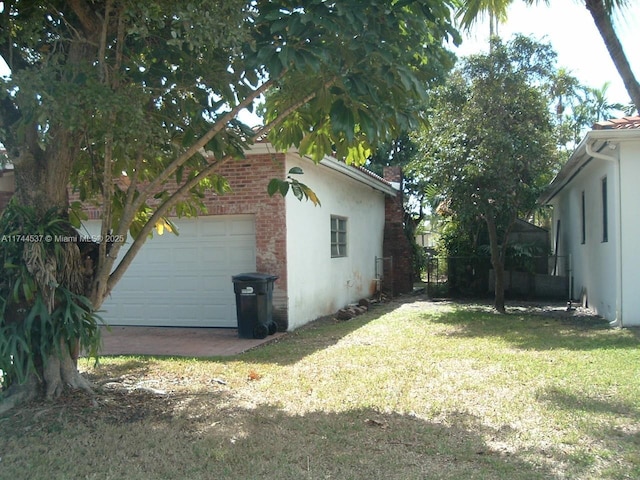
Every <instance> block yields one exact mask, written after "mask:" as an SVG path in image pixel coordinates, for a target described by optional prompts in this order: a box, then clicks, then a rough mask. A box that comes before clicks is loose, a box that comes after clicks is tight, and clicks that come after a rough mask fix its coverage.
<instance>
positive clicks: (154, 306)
mask: <svg viewBox="0 0 640 480" xmlns="http://www.w3.org/2000/svg"><path fill="white" fill-rule="evenodd" d="M90 223H91V222H90ZM174 223H175V224H176V225H177V226H178V228H179V232H180V235H179V236H176V235H174V234H172V233H168V232H165V233H164V235H158V234H157V233H156V234H154V236H153V238H151V239H149V240H147V242H146V243H145V244H144V246H143V247H142V249H141V250H140V252H139V253H138V255H137V256H136V258H135V259H134V261H133V263H132V264H131V266H130V267H129V269H128V270H127V272H126V273H125V274H124V277H123V278H122V279H121V280H120V282H118V284H117V285H116V286H115V288H114V290H113V291H112V292H111V296H110V298H108V299H107V300H105V302H104V304H103V305H102V308H101V310H104V312H103V313H102V314H101V315H102V317H103V318H104V319H105V320H106V321H107V323H108V324H110V325H146V326H179V327H235V326H237V320H236V310H235V294H234V291H233V283H232V281H231V277H232V276H233V275H236V274H238V273H243V272H254V271H255V270H256V236H255V221H254V218H253V216H252V215H221V216H214V217H199V218H195V219H181V220H175V222H174ZM88 228H89V230H90V231H91V230H93V229H94V228H96V229H97V228H99V227H98V226H97V222H96V224H94V225H90V226H89V227H88Z"/></svg>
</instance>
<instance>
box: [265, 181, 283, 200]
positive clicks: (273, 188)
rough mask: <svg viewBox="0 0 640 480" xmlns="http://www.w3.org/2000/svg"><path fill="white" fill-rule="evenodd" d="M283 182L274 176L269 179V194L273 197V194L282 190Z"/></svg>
mask: <svg viewBox="0 0 640 480" xmlns="http://www.w3.org/2000/svg"><path fill="white" fill-rule="evenodd" d="M281 182H282V180H280V179H278V178H272V179H271V180H270V181H269V185H267V193H268V194H269V196H270V197H273V195H274V194H275V193H276V192H277V191H278V190H280V183H281Z"/></svg>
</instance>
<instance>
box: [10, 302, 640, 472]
mask: <svg viewBox="0 0 640 480" xmlns="http://www.w3.org/2000/svg"><path fill="white" fill-rule="evenodd" d="M639 347H640V340H639V338H638V334H637V332H635V331H633V330H618V329H610V328H608V326H607V324H606V323H603V322H602V321H599V320H597V319H595V318H593V317H591V318H589V317H576V316H568V315H566V314H563V313H562V312H558V313H557V315H556V316H540V315H534V314H532V313H528V312H526V311H520V310H515V312H514V310H512V313H511V314H510V315H506V316H500V315H497V314H493V313H491V312H490V311H489V310H488V309H487V308H486V307H482V306H479V305H476V306H474V305H457V304H451V303H447V302H442V303H432V302H429V301H428V300H426V299H424V298H421V297H415V298H414V297H412V298H409V299H405V300H404V301H403V302H392V303H389V304H386V305H383V306H378V307H376V308H375V309H373V310H371V311H370V312H369V313H367V314H365V315H362V316H360V317H357V318H355V319H352V320H349V321H347V322H337V321H335V320H328V319H327V320H322V321H318V322H314V323H313V324H311V325H309V326H307V327H305V328H302V329H300V330H297V331H296V332H294V333H292V334H290V335H288V336H286V337H284V338H283V339H282V340H280V341H278V342H277V343H275V344H270V345H267V346H265V347H261V348H259V349H256V350H253V351H250V352H248V353H245V354H243V355H240V356H237V357H232V358H224V359H220V358H212V359H175V358H147V357H114V358H103V359H101V363H100V365H99V366H97V367H95V368H94V367H93V366H92V365H87V364H84V363H83V364H82V368H83V369H85V370H86V371H87V374H88V375H89V376H90V377H91V379H92V380H93V381H94V382H95V383H96V384H98V385H100V389H99V391H98V393H97V394H96V396H95V398H93V399H92V398H89V397H87V396H84V395H82V394H75V395H69V396H68V397H66V398H64V399H63V400H64V401H63V402H60V403H55V404H47V403H39V404H35V405H30V406H28V407H25V408H23V409H20V410H17V411H13V412H10V413H9V414H8V415H6V416H4V417H0V478H2V479H4V478H6V479H47V480H48V479H128V480H129V479H242V480H245V479H283V480H287V479H367V480H370V479H385V480H386V479H398V480H408V479H456V480H459V479H492V480H493V479H509V480H524V479H526V480H532V479H616V480H618V479H624V478H629V479H632V478H634V479H635V478H640V348H639Z"/></svg>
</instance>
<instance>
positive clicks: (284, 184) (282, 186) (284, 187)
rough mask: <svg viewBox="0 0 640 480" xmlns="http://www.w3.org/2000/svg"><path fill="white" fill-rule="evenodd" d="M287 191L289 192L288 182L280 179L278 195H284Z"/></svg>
mask: <svg viewBox="0 0 640 480" xmlns="http://www.w3.org/2000/svg"><path fill="white" fill-rule="evenodd" d="M288 192H289V182H285V181H283V180H280V195H282V196H283V197H285V196H286V195H287V193H288Z"/></svg>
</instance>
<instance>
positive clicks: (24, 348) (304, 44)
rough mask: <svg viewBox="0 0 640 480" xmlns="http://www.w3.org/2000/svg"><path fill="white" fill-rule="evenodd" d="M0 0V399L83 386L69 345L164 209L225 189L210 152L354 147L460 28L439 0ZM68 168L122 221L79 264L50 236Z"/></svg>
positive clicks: (83, 337) (398, 111)
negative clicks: (10, 184)
mask: <svg viewBox="0 0 640 480" xmlns="http://www.w3.org/2000/svg"><path fill="white" fill-rule="evenodd" d="M0 5H2V7H1V8H0V54H1V55H2V58H3V59H4V60H5V61H6V62H7V64H8V65H9V67H10V70H11V76H10V78H8V79H3V80H2V83H1V89H0V142H1V143H2V144H4V145H5V146H6V148H7V151H8V155H9V159H10V161H11V162H12V163H13V165H14V166H15V178H16V194H15V196H14V202H13V203H12V205H11V206H10V207H9V208H8V209H7V211H5V215H4V217H3V228H4V229H5V231H4V232H2V233H5V234H6V233H7V232H9V233H11V234H12V236H8V237H6V238H7V239H8V240H17V241H7V242H3V243H2V244H0V249H1V252H0V253H1V254H2V257H3V259H4V264H3V266H2V267H0V268H2V276H1V277H0V278H1V279H0V362H2V363H1V364H0V369H1V370H3V373H4V378H3V380H2V381H3V387H7V386H9V385H11V388H10V389H8V390H7V391H5V392H4V393H3V396H4V397H5V403H4V405H5V407H0V408H9V407H10V406H11V405H12V404H14V403H15V402H16V401H24V400H27V399H30V398H33V396H34V395H35V394H36V393H37V392H38V388H39V387H41V386H44V389H45V392H46V395H47V396H49V397H55V396H57V395H59V394H60V393H61V392H62V390H63V388H64V387H65V385H72V386H75V387H80V388H86V389H88V388H89V386H88V385H87V383H86V382H85V381H84V380H83V379H82V377H81V376H80V375H79V374H78V372H77V369H76V368H75V365H74V364H73V361H72V358H71V355H70V352H69V347H70V346H71V347H73V345H75V344H77V342H78V341H80V343H81V344H82V345H81V346H83V347H86V346H89V345H92V344H94V343H95V333H96V332H97V331H98V329H97V328H96V324H95V317H94V315H93V311H94V309H97V308H98V307H99V306H100V305H101V304H102V302H103V300H104V298H105V297H106V296H107V295H108V294H109V292H111V290H112V289H113V287H114V285H115V284H116V283H117V282H118V280H119V279H120V278H121V277H122V276H123V275H124V273H125V271H126V270H127V267H128V266H129V265H130V263H131V261H132V259H133V258H134V256H135V255H136V254H137V253H138V252H139V250H140V248H141V247H142V245H143V243H144V242H145V240H146V239H147V238H148V236H149V235H150V234H151V233H152V232H153V229H154V228H155V227H156V226H157V225H163V224H164V222H166V221H167V220H166V216H167V215H168V214H170V213H172V212H175V213H177V214H178V215H192V214H196V213H198V211H199V209H200V207H201V204H200V203H199V199H200V198H201V196H202V194H203V192H204V190H206V189H213V190H215V191H217V192H219V193H224V191H226V190H227V188H228V187H227V183H226V181H225V179H224V178H221V177H220V175H219V174H217V173H216V172H217V170H218V168H219V167H220V166H221V165H222V164H223V163H225V162H229V161H232V160H233V159H234V158H237V157H240V156H242V154H243V150H244V149H245V147H246V146H247V145H249V144H251V143H252V142H253V139H254V138H256V137H259V136H264V135H267V134H269V135H270V139H271V141H272V142H273V143H275V144H276V145H278V146H279V147H282V148H287V147H289V146H290V145H296V146H298V147H299V149H300V151H301V152H302V153H306V154H310V155H312V156H313V157H314V158H316V159H319V158H321V157H322V155H324V154H325V153H330V152H332V151H336V152H337V155H338V156H340V157H341V158H344V159H346V160H348V161H351V162H357V161H364V159H365V158H366V156H367V155H368V153H369V151H370V150H371V148H372V147H373V146H375V145H376V144H377V143H378V142H379V141H381V140H384V139H386V138H387V137H391V138H393V137H395V136H397V135H398V134H399V133H400V132H403V131H407V130H410V129H412V128H415V127H416V126H417V125H418V124H419V122H420V115H419V113H418V111H417V110H416V109H415V108H414V105H417V104H419V103H420V102H422V101H423V100H424V98H425V96H426V92H427V91H428V90H429V88H430V87H431V86H432V85H434V84H436V83H438V82H439V81H441V79H442V78H443V77H444V76H445V74H446V73H447V71H448V70H449V69H450V67H451V66H452V64H453V56H452V55H451V54H450V53H449V51H448V50H447V49H446V48H445V44H446V42H447V41H449V40H453V41H455V42H457V41H458V35H457V32H456V30H455V28H454V27H453V26H452V24H451V21H450V9H451V5H450V3H449V2H448V1H441V0H387V1H370V2H366V3H363V2H361V1H358V0H336V1H326V0H308V1H294V0H275V1H274V0H251V1H249V0H201V1H199V2H174V1H170V0H152V1H145V2H141V1H139V0H96V1H89V0H51V1H48V2H36V1H29V0H7V1H3V2H2V3H1V4H0ZM263 95H264V96H265V98H266V102H265V106H264V109H265V113H264V118H265V124H264V126H262V127H261V128H260V129H258V130H257V131H253V130H250V129H248V128H247V127H246V126H244V125H243V124H242V123H241V122H240V121H239V120H238V114H239V113H240V112H241V111H242V110H243V109H245V108H248V109H251V108H253V106H254V105H255V102H256V100H258V99H260V98H262V97H263ZM170 180H174V181H175V182H176V183H177V185H178V188H177V190H171V191H169V190H167V189H166V185H167V182H169V181H170ZM267 181H268V179H265V188H266V185H267ZM69 185H73V186H74V188H76V189H77V190H78V191H79V192H80V193H81V196H82V198H83V199H87V200H89V199H91V198H96V199H98V200H99V201H100V204H101V206H102V238H106V236H107V233H109V232H111V233H112V234H113V235H114V238H115V239H116V240H117V239H121V238H125V237H126V236H127V235H131V236H132V237H133V238H134V241H133V243H132V245H131V248H129V249H128V250H127V251H126V253H124V254H122V253H121V247H122V242H121V241H119V240H118V241H116V242H115V243H114V244H112V245H109V244H107V243H106V242H101V243H100V244H99V245H96V252H95V255H94V262H93V264H92V265H89V268H81V267H83V266H82V265H81V264H80V253H79V248H78V245H77V244H75V243H74V242H64V243H61V244H56V242H46V239H47V238H49V237H47V235H51V234H60V232H63V233H72V232H73V230H72V224H73V220H74V218H75V210H74V209H73V208H72V207H73V206H70V205H69V201H68V186H69ZM27 229H32V230H33V231H29V230H27ZM14 234H33V235H34V236H33V237H28V238H27V237H23V236H20V235H14ZM51 236H52V237H53V238H55V235H51ZM25 240H27V241H25ZM52 243H53V244H52ZM84 267H87V266H86V265H84ZM43 272H44V274H43ZM79 273H80V275H79Z"/></svg>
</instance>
